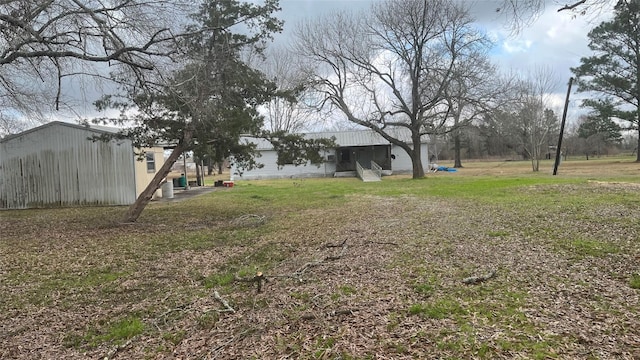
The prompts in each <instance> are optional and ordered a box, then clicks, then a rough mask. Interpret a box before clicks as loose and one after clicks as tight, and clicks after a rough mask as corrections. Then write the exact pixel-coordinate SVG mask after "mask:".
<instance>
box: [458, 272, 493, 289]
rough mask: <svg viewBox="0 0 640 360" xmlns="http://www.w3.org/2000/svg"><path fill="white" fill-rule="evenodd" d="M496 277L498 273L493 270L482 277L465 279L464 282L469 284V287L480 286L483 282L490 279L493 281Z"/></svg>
mask: <svg viewBox="0 0 640 360" xmlns="http://www.w3.org/2000/svg"><path fill="white" fill-rule="evenodd" d="M494 276H496V271H495V270H492V271H491V272H489V273H487V274H484V275H481V276H470V277H468V278H464V279H463V280H462V282H463V283H465V284H467V285H474V284H479V283H481V282H483V281H487V280H489V279H491V278H492V277H494Z"/></svg>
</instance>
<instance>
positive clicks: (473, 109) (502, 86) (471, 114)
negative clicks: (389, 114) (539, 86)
mask: <svg viewBox="0 0 640 360" xmlns="http://www.w3.org/2000/svg"><path fill="white" fill-rule="evenodd" d="M481 50H483V49H481ZM514 85H515V80H514V78H513V77H509V76H502V75H500V74H499V73H498V71H497V69H496V67H495V65H493V64H492V63H491V62H490V61H489V59H488V56H487V54H486V52H484V51H482V52H477V53H476V54H473V55H472V56H470V57H469V58H468V59H466V60H465V61H464V62H461V63H459V64H456V67H455V69H454V76H453V77H452V79H451V81H450V83H449V86H447V87H446V88H445V91H444V93H445V99H446V101H447V103H448V104H447V105H448V107H449V109H450V111H449V117H450V118H451V120H452V123H451V124H450V129H452V130H451V135H452V138H453V143H454V165H453V166H454V167H456V168H461V167H462V160H461V154H460V150H461V149H460V148H461V139H460V138H461V134H462V131H463V130H464V129H463V128H465V127H467V126H468V125H470V124H471V123H472V122H473V121H474V120H479V119H480V118H481V117H482V116H484V115H486V114H489V113H491V112H493V111H495V110H497V109H498V108H502V107H504V106H505V105H507V104H508V103H510V102H512V101H513V99H512V95H513V86H514Z"/></svg>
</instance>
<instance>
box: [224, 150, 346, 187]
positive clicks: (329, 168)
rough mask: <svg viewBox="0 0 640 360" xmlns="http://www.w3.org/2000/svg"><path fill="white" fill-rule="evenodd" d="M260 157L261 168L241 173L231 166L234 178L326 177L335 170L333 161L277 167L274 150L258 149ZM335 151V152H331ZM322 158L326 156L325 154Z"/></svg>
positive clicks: (276, 156)
mask: <svg viewBox="0 0 640 360" xmlns="http://www.w3.org/2000/svg"><path fill="white" fill-rule="evenodd" d="M260 153H261V154H262V156H261V157H259V158H257V159H256V161H257V162H259V163H261V164H263V165H264V167H262V168H261V169H254V170H250V171H244V172H242V175H237V174H238V169H236V168H235V166H233V168H232V169H231V171H232V173H233V174H236V176H235V177H234V179H235V180H261V179H280V178H304V177H326V176H333V174H334V173H335V172H336V163H335V162H325V163H323V164H320V166H319V167H318V165H315V164H306V165H299V166H294V165H285V166H283V167H282V168H278V165H277V161H278V155H277V153H276V152H275V151H274V150H263V151H260ZM333 153H335V152H333ZM324 158H325V159H326V158H327V155H326V154H325V156H324Z"/></svg>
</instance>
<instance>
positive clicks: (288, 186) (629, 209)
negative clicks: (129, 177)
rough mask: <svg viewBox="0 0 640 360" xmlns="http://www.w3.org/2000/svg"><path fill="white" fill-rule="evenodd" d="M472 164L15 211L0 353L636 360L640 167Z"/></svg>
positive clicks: (8, 229) (2, 240)
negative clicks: (369, 178) (131, 206)
mask: <svg viewBox="0 0 640 360" xmlns="http://www.w3.org/2000/svg"><path fill="white" fill-rule="evenodd" d="M442 165H444V166H450V165H452V164H448V163H446V162H442ZM463 165H464V168H462V169H459V171H457V172H455V173H449V172H438V173H430V174H428V175H427V176H426V177H425V178H424V179H420V180H412V179H411V178H410V176H408V175H397V176H391V177H385V178H383V181H382V182H377V183H362V182H360V181H359V180H357V179H349V178H339V179H287V180H272V181H240V182H237V184H236V186H235V187H234V188H230V189H216V190H215V191H213V192H211V193H209V194H206V195H203V196H199V197H195V198H192V199H189V200H188V201H184V202H175V203H162V202H156V203H152V204H151V205H149V207H148V208H147V209H146V210H145V212H144V213H143V215H142V217H141V218H140V220H139V222H138V223H136V224H121V223H119V220H120V217H121V216H122V215H123V214H124V212H125V210H126V209H125V208H122V207H102V208H67V209H57V210H24V211H0V229H1V230H0V292H1V293H2V297H1V298H0V329H1V330H0V358H1V359H34V358H43V359H87V358H91V359H98V358H99V359H104V358H109V359H178V358H179V359H214V358H215V359H285V358H290V359H446V358H450V359H468V358H478V359H513V358H526V359H550V358H551V359H552V358H558V359H637V358H640V240H639V239H640V163H636V162H634V158H631V157H616V158H601V159H595V160H589V161H586V160H577V159H576V160H569V161H565V162H563V163H562V164H561V166H560V169H559V175H558V176H551V170H552V166H553V163H552V161H544V162H543V163H542V164H541V171H540V172H538V173H533V172H531V164H530V162H525V161H493V162H484V161H467V162H463ZM212 180H213V179H209V181H212ZM258 287H259V288H260V291H258Z"/></svg>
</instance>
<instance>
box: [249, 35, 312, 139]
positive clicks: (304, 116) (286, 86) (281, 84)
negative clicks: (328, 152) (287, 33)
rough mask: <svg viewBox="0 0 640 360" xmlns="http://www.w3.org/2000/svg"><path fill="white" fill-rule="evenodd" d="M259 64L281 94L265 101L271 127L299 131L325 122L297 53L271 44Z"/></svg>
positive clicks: (267, 123) (268, 125)
mask: <svg viewBox="0 0 640 360" xmlns="http://www.w3.org/2000/svg"><path fill="white" fill-rule="evenodd" d="M259 68H260V69H262V70H263V71H264V73H265V75H266V76H267V77H269V78H270V79H271V80H272V81H273V82H274V83H275V84H276V85H277V87H278V89H279V92H280V94H281V95H282V96H277V97H274V98H273V99H272V100H271V101H270V102H269V103H267V104H265V105H264V110H265V113H266V114H265V118H266V121H265V125H266V126H267V128H268V130H270V131H284V132H288V133H296V132H301V131H304V130H310V129H311V128H313V127H314V126H316V125H319V124H321V123H322V113H321V112H320V111H319V109H318V108H317V107H316V105H317V104H316V100H315V99H314V98H313V93H312V92H311V91H309V90H310V89H309V88H308V83H309V81H308V80H309V79H308V77H307V72H306V71H305V69H304V68H303V67H302V64H301V63H300V62H299V61H298V59H297V57H296V56H295V54H293V53H292V52H291V51H290V50H289V49H287V48H284V47H277V48H270V49H268V51H267V54H266V55H265V61H264V62H262V64H260V65H259Z"/></svg>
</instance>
